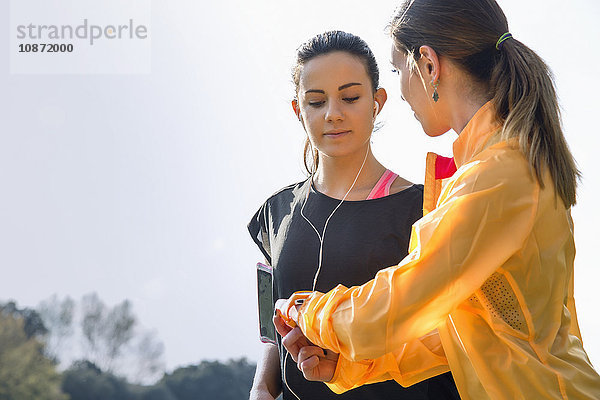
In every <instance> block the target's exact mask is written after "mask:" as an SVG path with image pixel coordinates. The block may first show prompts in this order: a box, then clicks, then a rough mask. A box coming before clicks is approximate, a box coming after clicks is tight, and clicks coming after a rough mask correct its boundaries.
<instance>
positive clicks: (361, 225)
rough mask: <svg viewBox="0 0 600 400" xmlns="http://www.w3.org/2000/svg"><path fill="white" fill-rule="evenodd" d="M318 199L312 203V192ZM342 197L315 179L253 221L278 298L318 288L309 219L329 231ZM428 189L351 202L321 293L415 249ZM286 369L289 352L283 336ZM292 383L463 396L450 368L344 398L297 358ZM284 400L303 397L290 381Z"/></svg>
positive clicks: (327, 253) (327, 256)
mask: <svg viewBox="0 0 600 400" xmlns="http://www.w3.org/2000/svg"><path fill="white" fill-rule="evenodd" d="M308 190H310V196H308V201H307V191H308ZM339 202H340V200H338V199H334V198H331V197H329V196H326V195H324V194H322V193H320V192H318V191H316V190H315V189H314V188H313V187H312V186H311V185H310V180H306V181H304V182H300V183H297V184H294V185H291V186H288V187H286V188H284V189H282V190H280V191H279V192H277V193H275V194H274V195H273V196H271V197H270V198H269V199H268V200H267V201H266V202H265V203H264V204H263V205H262V206H261V208H260V209H259V210H258V212H257V213H256V214H255V215H254V217H253V218H252V220H251V221H250V223H249V224H248V230H249V231H250V235H251V236H252V239H253V240H254V241H255V242H256V244H257V245H258V247H259V248H260V250H261V251H262V253H263V254H264V256H265V258H266V260H267V262H269V263H270V264H271V266H272V267H273V299H274V300H275V301H276V300H277V299H280V298H288V297H290V295H291V294H292V293H294V292H296V291H298V290H312V285H313V279H314V275H315V273H316V271H317V267H318V263H319V245H320V243H319V238H318V236H317V233H316V232H315V231H314V229H313V228H312V227H311V226H310V225H309V223H308V222H307V221H306V220H305V219H304V218H303V217H302V215H301V214H300V210H301V208H302V206H303V205H304V203H306V206H305V207H304V215H305V216H306V217H307V218H308V219H309V220H310V221H311V222H312V224H313V225H314V226H315V227H316V228H317V229H318V231H319V233H322V232H323V226H324V225H325V221H326V219H327V217H329V215H330V214H331V212H332V211H333V210H334V209H335V207H336V206H337V205H338V204H339ZM422 206H423V186H422V185H413V186H411V187H409V188H407V189H405V190H403V191H401V192H398V193H395V194H391V195H389V196H386V197H381V198H378V199H372V200H363V201H344V203H343V204H342V205H341V206H340V207H339V209H338V210H337V211H336V212H335V214H334V215H333V217H331V219H330V221H329V224H328V226H327V231H326V233H325V239H324V244H323V261H322V267H321V272H320V273H319V277H318V280H317V286H316V288H315V289H316V290H318V291H320V292H328V291H329V290H331V289H333V288H334V287H335V286H336V285H338V284H342V285H344V286H347V287H350V286H356V285H361V284H363V283H365V282H367V281H369V280H371V279H373V278H374V277H375V274H376V273H377V271H378V270H380V269H381V268H385V267H387V266H391V265H395V264H398V263H399V262H400V261H401V260H402V259H403V258H404V257H405V256H406V255H407V253H408V244H409V239H410V232H411V226H412V224H413V223H414V222H415V221H416V220H418V219H419V218H421V216H422V213H423V211H422ZM277 339H278V346H279V355H280V361H281V368H282V370H283V365H284V356H285V354H286V350H285V349H284V348H283V346H282V345H281V338H280V337H279V336H278V338H277ZM286 380H287V383H288V385H289V386H291V388H292V390H293V391H294V392H295V393H296V394H297V395H298V396H299V397H300V398H301V399H302V400H309V399H336V400H337V399H341V400H350V399H357V400H358V399H411V400H412V399H418V400H420V399H457V400H458V399H460V397H459V395H458V392H457V390H456V386H455V385H454V381H453V380H452V376H451V375H450V373H446V374H443V375H440V376H437V377H434V378H431V379H429V380H427V381H424V382H420V383H418V384H415V385H413V386H411V387H409V388H403V387H402V386H400V385H399V384H397V383H396V382H394V381H386V382H381V383H376V384H372V385H364V386H361V387H359V388H356V389H353V390H351V391H349V392H346V393H344V394H342V395H336V394H334V393H333V392H332V391H330V390H329V388H327V386H325V384H323V383H321V382H310V381H307V380H305V379H304V377H303V376H302V372H301V371H300V370H298V368H297V367H296V364H295V363H294V361H293V360H292V358H291V357H289V356H288V360H287V365H286ZM283 398H284V400H288V399H290V400H296V398H295V397H294V395H292V394H291V393H290V392H289V389H288V387H287V386H286V385H283Z"/></svg>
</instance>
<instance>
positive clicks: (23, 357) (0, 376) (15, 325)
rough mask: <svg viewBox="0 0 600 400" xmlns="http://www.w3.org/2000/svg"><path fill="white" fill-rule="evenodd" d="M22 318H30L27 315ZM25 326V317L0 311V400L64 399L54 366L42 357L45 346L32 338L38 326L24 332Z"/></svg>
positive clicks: (38, 328) (28, 314) (65, 398)
mask: <svg viewBox="0 0 600 400" xmlns="http://www.w3.org/2000/svg"><path fill="white" fill-rule="evenodd" d="M9 304H10V303H9ZM12 304H13V305H14V303H12ZM9 309H10V307H9ZM14 309H15V310H16V306H14ZM25 315H27V316H29V317H30V318H31V314H30V313H25ZM34 320H35V318H34ZM30 322H31V321H30ZM38 322H39V321H38ZM25 326H26V322H25V318H24V317H21V318H15V317H14V316H13V315H11V314H9V313H6V312H4V311H3V312H0V399H10V400H30V399H36V400H67V399H68V397H67V396H66V395H65V394H64V393H62V392H61V390H60V375H59V374H58V373H57V372H56V369H55V365H54V363H53V362H52V361H51V360H49V359H48V358H46V357H45V356H44V346H43V344H42V343H41V342H39V341H38V339H37V338H36V337H35V335H34V332H36V331H40V326H38V325H36V324H34V325H30V326H29V331H28V332H27V333H26V331H25ZM42 326H43V325H42ZM32 327H35V329H33V328H32Z"/></svg>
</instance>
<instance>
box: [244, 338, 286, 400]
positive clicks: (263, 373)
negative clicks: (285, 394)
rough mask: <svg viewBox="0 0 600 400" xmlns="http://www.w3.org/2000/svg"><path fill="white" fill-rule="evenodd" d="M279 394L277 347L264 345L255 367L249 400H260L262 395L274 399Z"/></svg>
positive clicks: (279, 371) (279, 378) (279, 377)
mask: <svg viewBox="0 0 600 400" xmlns="http://www.w3.org/2000/svg"><path fill="white" fill-rule="evenodd" d="M280 393H281V369H280V367H279V350H278V348H277V346H275V345H272V344H265V345H264V350H263V354H262V358H261V359H260V360H259V362H258V363H257V365H256V373H255V374H254V382H253V383H252V389H251V391H250V399H251V400H254V399H257V400H258V399H260V398H261V396H260V395H262V394H268V395H270V396H272V397H273V398H276V397H277V396H279V394H280Z"/></svg>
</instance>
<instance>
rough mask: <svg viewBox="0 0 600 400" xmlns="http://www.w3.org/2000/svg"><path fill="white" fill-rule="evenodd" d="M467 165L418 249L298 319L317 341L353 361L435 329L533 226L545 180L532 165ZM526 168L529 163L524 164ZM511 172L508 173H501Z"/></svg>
mask: <svg viewBox="0 0 600 400" xmlns="http://www.w3.org/2000/svg"><path fill="white" fill-rule="evenodd" d="M495 167H496V165H495V164H494V165H491V166H487V167H486V168H485V169H486V170H487V176H486V178H485V179H481V178H480V176H481V175H482V174H483V173H482V172H481V170H482V169H484V168H483V167H479V169H475V170H474V171H471V172H472V173H470V174H467V172H469V170H467V171H463V174H465V175H467V176H466V177H465V178H463V179H461V180H460V181H458V182H456V183H455V184H454V185H452V186H449V188H448V190H449V193H452V195H451V196H449V197H448V198H447V199H445V200H444V201H441V202H440V204H439V205H438V208H437V209H436V210H434V211H433V212H431V213H430V214H428V215H427V216H425V217H424V218H423V219H422V220H420V221H418V222H417V223H415V225H414V229H415V230H414V232H413V236H412V238H411V249H412V252H411V254H410V255H409V256H408V257H407V258H405V259H404V260H403V261H402V263H400V265H398V266H394V267H389V268H386V269H384V270H381V271H379V273H378V274H377V275H376V277H375V279H373V280H371V281H369V282H367V283H365V284H364V285H362V286H357V287H353V288H345V287H344V286H341V285H340V286H338V287H336V288H335V289H334V290H332V291H330V292H328V293H326V294H322V293H318V292H315V293H313V295H312V296H311V297H310V298H309V299H308V301H306V302H305V303H304V306H303V307H302V308H301V309H300V313H299V317H298V318H299V320H298V324H299V325H300V327H301V329H302V331H303V332H304V334H305V335H306V337H307V338H308V339H309V340H310V341H311V342H313V343H315V344H316V345H318V346H320V347H324V348H328V349H331V350H333V351H334V352H336V353H340V354H342V355H343V356H344V357H345V358H347V359H349V360H355V361H360V360H367V359H377V358H379V357H381V356H383V355H385V354H387V353H389V352H392V351H396V350H397V349H399V348H401V346H403V345H404V344H405V343H407V342H410V341H411V340H415V339H418V338H419V337H421V336H423V335H425V334H427V333H428V332H430V331H432V330H434V329H436V328H437V326H439V325H440V324H441V323H443V322H444V321H445V320H446V318H447V317H448V315H449V314H451V313H452V312H453V310H454V309H455V308H456V307H457V306H458V305H459V304H461V303H462V302H463V301H465V300H466V299H467V298H468V297H469V296H470V295H472V293H474V292H475V291H476V290H477V289H478V288H479V287H480V286H481V285H482V284H483V282H484V281H485V280H486V279H487V278H488V277H489V276H490V275H491V274H493V273H494V271H495V270H497V269H498V268H499V267H500V266H501V265H503V263H505V262H506V261H507V260H508V259H509V258H510V257H511V256H512V255H513V254H515V253H516V252H518V251H519V250H520V249H521V247H522V245H523V243H524V241H525V240H526V238H527V237H528V235H529V232H531V227H532V225H533V221H534V217H535V211H536V205H537V196H538V194H539V186H537V185H535V184H532V182H531V180H530V177H529V175H527V173H526V172H527V170H526V169H525V168H521V169H524V171H521V170H517V171H513V172H512V173H508V172H507V171H505V170H501V171H500V170H498V168H495ZM524 167H526V165H524ZM501 173H502V174H504V175H508V176H504V175H502V176H500V174H501Z"/></svg>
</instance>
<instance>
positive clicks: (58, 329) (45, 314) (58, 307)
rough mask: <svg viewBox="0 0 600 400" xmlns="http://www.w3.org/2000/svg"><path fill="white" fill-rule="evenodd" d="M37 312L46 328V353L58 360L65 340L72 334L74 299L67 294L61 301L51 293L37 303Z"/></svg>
mask: <svg viewBox="0 0 600 400" xmlns="http://www.w3.org/2000/svg"><path fill="white" fill-rule="evenodd" d="M37 312H38V313H39V315H40V317H41V319H42V320H43V322H44V325H45V326H46V328H47V329H48V333H47V334H46V354H47V355H48V356H49V357H50V358H52V359H54V360H59V358H60V357H59V356H60V354H61V352H62V351H63V345H64V343H65V341H66V340H67V339H69V338H70V337H71V336H72V335H73V331H74V329H73V317H74V314H75V301H73V299H71V298H70V297H68V296H67V297H66V298H65V299H64V300H62V301H61V300H59V298H58V296H56V295H53V296H52V297H50V298H49V299H47V300H44V301H42V302H41V303H40V304H39V305H38V307H37Z"/></svg>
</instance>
